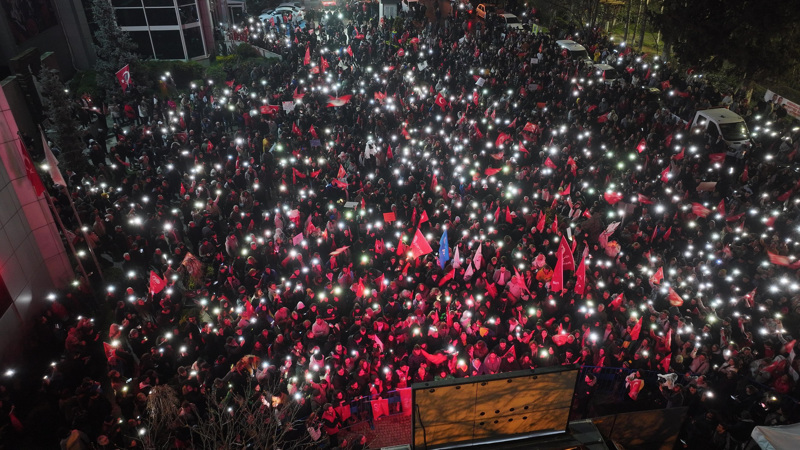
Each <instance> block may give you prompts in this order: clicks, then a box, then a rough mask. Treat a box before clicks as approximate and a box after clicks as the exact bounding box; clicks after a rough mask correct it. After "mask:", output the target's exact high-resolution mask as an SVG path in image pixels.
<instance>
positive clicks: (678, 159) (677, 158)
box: [672, 147, 686, 161]
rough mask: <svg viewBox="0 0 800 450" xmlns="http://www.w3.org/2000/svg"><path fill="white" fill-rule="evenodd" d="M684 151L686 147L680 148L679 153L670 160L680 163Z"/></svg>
mask: <svg viewBox="0 0 800 450" xmlns="http://www.w3.org/2000/svg"><path fill="white" fill-rule="evenodd" d="M685 151H686V147H681V151H680V153H678V154H677V155H675V156H673V157H672V159H674V160H675V161H680V160H682V159H683V156H684V152H685Z"/></svg>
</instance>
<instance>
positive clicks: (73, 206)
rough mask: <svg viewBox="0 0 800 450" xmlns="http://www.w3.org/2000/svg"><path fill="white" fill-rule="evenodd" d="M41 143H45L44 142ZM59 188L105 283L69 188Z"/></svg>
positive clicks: (42, 131) (40, 128) (40, 129)
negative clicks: (67, 201)
mask: <svg viewBox="0 0 800 450" xmlns="http://www.w3.org/2000/svg"><path fill="white" fill-rule="evenodd" d="M39 131H40V132H41V133H42V136H44V135H45V134H44V130H43V129H42V127H41V125H40V126H39ZM43 144H45V145H46V143H43ZM23 145H24V143H23ZM29 153H30V152H29ZM61 189H63V190H64V194H65V195H66V196H67V199H68V200H69V206H70V207H71V208H72V213H73V214H74V215H75V219H76V220H77V221H78V227H80V230H81V233H82V234H83V239H84V240H85V241H86V248H88V249H89V254H90V255H92V261H93V262H94V265H95V267H97V274H98V275H100V281H102V282H103V283H105V282H106V280H105V278H104V277H103V269H102V268H101V267H100V263H99V262H98V261H97V255H95V253H94V248H92V245H91V244H90V241H89V234H88V233H87V232H86V228H84V226H83V222H82V221H81V217H80V215H78V209H77V208H75V203H74V202H73V201H72V195H70V193H69V190H67V187H66V186H61ZM45 191H46V190H45ZM87 281H88V280H87Z"/></svg>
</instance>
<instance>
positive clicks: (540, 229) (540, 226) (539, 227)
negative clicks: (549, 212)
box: [536, 211, 545, 233]
mask: <svg viewBox="0 0 800 450" xmlns="http://www.w3.org/2000/svg"><path fill="white" fill-rule="evenodd" d="M544 221H545V215H544V213H542V212H541V211H539V222H538V223H537V224H536V231H538V232H539V233H541V232H543V231H544Z"/></svg>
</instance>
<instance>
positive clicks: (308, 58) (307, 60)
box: [303, 47, 311, 66]
mask: <svg viewBox="0 0 800 450" xmlns="http://www.w3.org/2000/svg"><path fill="white" fill-rule="evenodd" d="M309 64H311V47H306V56H304V57H303V65H304V66H307V65H309Z"/></svg>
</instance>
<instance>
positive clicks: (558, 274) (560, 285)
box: [550, 247, 564, 292]
mask: <svg viewBox="0 0 800 450" xmlns="http://www.w3.org/2000/svg"><path fill="white" fill-rule="evenodd" d="M562 289H564V249H563V248H562V247H559V248H558V262H556V268H555V269H554V270H553V278H552V279H551V280H550V291H551V292H561V290H562Z"/></svg>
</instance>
